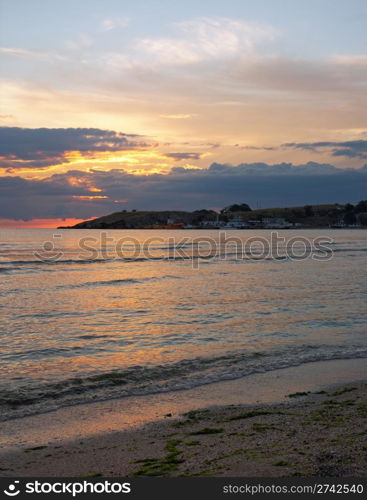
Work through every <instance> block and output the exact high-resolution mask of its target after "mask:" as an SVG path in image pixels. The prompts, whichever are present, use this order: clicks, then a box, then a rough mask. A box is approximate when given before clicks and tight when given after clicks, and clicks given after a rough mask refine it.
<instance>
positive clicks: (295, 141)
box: [0, 0, 367, 227]
mask: <svg viewBox="0 0 367 500" xmlns="http://www.w3.org/2000/svg"><path fill="white" fill-rule="evenodd" d="M366 23H367V2H366V1H365V0H349V1H346V0H308V1H307V2H305V1H303V0H292V1H291V0H257V1H256V2H254V1H253V0H251V1H250V0H226V1H223V0H220V1H219V0H214V1H213V0H210V1H208V0H201V1H200V2H197V1H196V2H194V1H191V0H189V1H185V2H172V1H166V0H144V1H141V0H137V1H134V2H128V1H125V0H103V1H102V0H88V1H86V0H64V1H63V2H59V1H58V0H57V1H56V0H0V67H1V79H0V84H1V91H0V96H1V97H0V227H55V226H57V225H59V224H61V223H62V224H68V223H73V222H78V221H80V220H82V219H88V218H92V217H98V216H101V215H105V214H108V213H111V212H116V211H119V210H125V209H127V210H130V209H137V210H139V209H141V210H167V209H175V210H195V209H202V208H211V209H220V208H222V207H223V206H225V205H228V204H229V203H249V204H250V206H252V207H253V208H256V207H275V206H296V205H303V204H310V203H311V204H312V203H314V204H316V203H334V202H339V203H345V202H352V203H353V202H358V201H359V200H360V199H365V198H366V192H367V166H366V164H367V111H366V110H367V30H366V29H365V28H366Z"/></svg>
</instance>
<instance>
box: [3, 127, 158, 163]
mask: <svg viewBox="0 0 367 500" xmlns="http://www.w3.org/2000/svg"><path fill="white" fill-rule="evenodd" d="M147 146H148V144H147V143H146V142H144V141H143V137H142V136H138V135H136V134H124V133H121V132H115V131H112V130H101V129H97V128H36V129H30V128H20V127H0V167H2V168H14V169H16V168H45V167H47V166H50V165H57V164H60V163H67V162H68V161H69V160H68V158H67V157H65V154H66V153H68V152H73V151H79V152H82V153H85V154H86V155H88V154H90V153H93V152H101V151H102V152H105V151H111V152H113V151H122V150H127V149H129V150H131V149H142V148H144V147H147Z"/></svg>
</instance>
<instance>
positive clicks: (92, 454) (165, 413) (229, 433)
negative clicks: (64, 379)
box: [0, 359, 367, 477]
mask: <svg viewBox="0 0 367 500" xmlns="http://www.w3.org/2000/svg"><path fill="white" fill-rule="evenodd" d="M366 373H367V360H365V359H357V360H334V361H328V362H322V363H308V364H305V365H302V366H299V367H294V368H286V369H283V370H276V371H274V372H268V373H262V374H258V375H253V376H251V377H246V378H243V379H239V380H234V381H227V382H221V383H218V384H211V385H208V386H202V387H200V388H196V389H191V390H189V391H180V392H176V393H167V394H159V395H158V394H157V395H152V396H149V397H141V398H125V399H120V400H114V401H108V402H101V403H94V404H90V405H81V406H78V407H71V408H63V409H60V410H57V411H55V412H50V413H47V414H43V415H37V416H33V417H26V418H23V419H17V420H13V421H8V422H5V423H2V425H1V430H0V439H1V447H2V448H1V451H0V475H2V476H23V477H27V476H28V477H29V476H33V475H34V476H99V475H102V476H134V475H161V476H191V475H195V476H247V477H251V476H252V477H255V476H258V477H261V476H274V477H275V476H293V475H306V476H313V475H314V476H336V477H342V476H356V477H358V476H359V477H362V476H366V473H367V383H366V382H365V380H366ZM215 405H216V406H215ZM218 405H221V406H218ZM183 413H185V414H183Z"/></svg>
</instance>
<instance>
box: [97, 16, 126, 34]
mask: <svg viewBox="0 0 367 500" xmlns="http://www.w3.org/2000/svg"><path fill="white" fill-rule="evenodd" d="M130 22H131V19H130V17H113V18H112V17H106V18H105V19H103V21H102V22H101V27H100V31H102V32H103V31H111V30H114V29H116V28H126V26H128V25H129V24H130Z"/></svg>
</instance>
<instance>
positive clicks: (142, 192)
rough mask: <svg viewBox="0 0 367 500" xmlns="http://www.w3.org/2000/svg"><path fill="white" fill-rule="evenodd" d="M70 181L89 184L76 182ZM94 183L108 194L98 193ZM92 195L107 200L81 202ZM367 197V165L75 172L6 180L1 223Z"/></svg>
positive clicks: (0, 182)
mask: <svg viewBox="0 0 367 500" xmlns="http://www.w3.org/2000/svg"><path fill="white" fill-rule="evenodd" d="M71 178H78V179H79V180H80V181H81V182H82V184H79V185H78V186H73V185H71V184H70V183H69V182H68V180H69V179H71ZM88 186H89V187H88ZM90 186H93V187H95V188H98V189H100V190H101V191H100V192H91V191H90ZM90 195H98V196H99V195H100V196H107V198H105V199H94V200H91V201H86V200H85V199H84V200H83V199H78V198H76V197H78V196H90ZM366 195H367V165H365V166H364V167H362V168H361V169H358V170H355V169H339V168H335V167H334V166H332V165H328V164H319V163H313V162H312V163H307V164H304V165H298V166H295V165H292V164H290V163H281V164H277V165H267V164H265V163H253V164H240V165H237V166H232V165H225V164H218V163H213V164H212V165H211V166H210V167H209V168H208V169H206V170H189V169H185V168H182V167H176V168H174V169H173V170H172V172H171V173H170V174H168V175H159V174H151V175H147V176H137V175H132V174H129V173H127V172H124V171H123V170H110V171H107V172H104V171H97V170H92V171H90V172H82V171H69V172H67V173H65V174H57V175H53V176H51V177H49V178H47V179H45V180H42V181H40V180H25V179H23V178H21V177H15V176H14V177H2V178H0V218H9V219H24V220H27V219H34V218H59V217H61V218H68V217H75V218H90V217H93V216H100V215H105V214H108V213H110V212H114V211H119V210H122V209H138V210H139V209H140V210H163V209H182V210H194V209H201V208H220V207H223V206H226V205H228V204H230V203H234V202H246V203H249V204H250V205H251V206H252V207H256V206H257V204H258V203H259V204H261V206H262V207H276V206H296V205H305V204H316V203H335V202H339V203H346V202H356V201H358V200H360V199H365V198H366V197H367V196H366ZM124 200H126V201H124Z"/></svg>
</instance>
